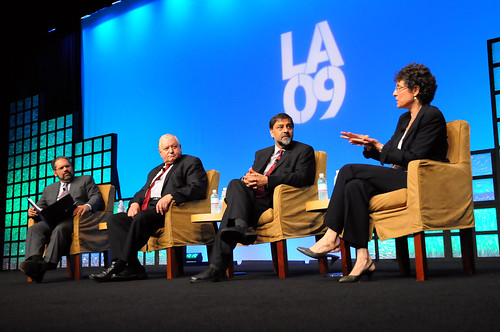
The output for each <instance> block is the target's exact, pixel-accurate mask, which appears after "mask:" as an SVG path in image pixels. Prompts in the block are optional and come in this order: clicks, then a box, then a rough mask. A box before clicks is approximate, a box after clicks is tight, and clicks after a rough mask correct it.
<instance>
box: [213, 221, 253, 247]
mask: <svg viewBox="0 0 500 332" xmlns="http://www.w3.org/2000/svg"><path fill="white" fill-rule="evenodd" d="M220 238H221V239H222V241H224V242H228V243H241V244H243V245H249V244H252V243H254V242H255V240H256V239H257V234H256V233H254V232H252V231H249V230H248V228H247V227H238V226H236V227H228V228H224V229H223V230H221V231H220Z"/></svg>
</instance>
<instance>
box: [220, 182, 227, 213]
mask: <svg viewBox="0 0 500 332" xmlns="http://www.w3.org/2000/svg"><path fill="white" fill-rule="evenodd" d="M226 191H227V188H222V194H220V199H219V213H222V212H223V211H222V210H223V208H224V199H225V198H226Z"/></svg>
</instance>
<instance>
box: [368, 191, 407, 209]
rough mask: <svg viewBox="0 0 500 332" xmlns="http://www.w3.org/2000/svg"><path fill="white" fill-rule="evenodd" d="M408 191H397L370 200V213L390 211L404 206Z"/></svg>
mask: <svg viewBox="0 0 500 332" xmlns="http://www.w3.org/2000/svg"><path fill="white" fill-rule="evenodd" d="M407 196H408V189H406V188H403V189H398V190H394V191H390V192H388V193H385V194H380V195H375V196H373V197H372V198H371V199H370V212H375V211H384V210H391V209H396V208H401V207H405V206H406V200H407Z"/></svg>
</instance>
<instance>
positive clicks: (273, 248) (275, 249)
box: [269, 242, 279, 274]
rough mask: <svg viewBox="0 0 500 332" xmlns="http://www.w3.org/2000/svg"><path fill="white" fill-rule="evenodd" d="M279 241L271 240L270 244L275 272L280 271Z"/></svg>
mask: <svg viewBox="0 0 500 332" xmlns="http://www.w3.org/2000/svg"><path fill="white" fill-rule="evenodd" d="M276 243H277V242H270V243H269V244H270V245H271V259H272V261H273V270H274V274H278V273H279V266H278V246H277V245H276Z"/></svg>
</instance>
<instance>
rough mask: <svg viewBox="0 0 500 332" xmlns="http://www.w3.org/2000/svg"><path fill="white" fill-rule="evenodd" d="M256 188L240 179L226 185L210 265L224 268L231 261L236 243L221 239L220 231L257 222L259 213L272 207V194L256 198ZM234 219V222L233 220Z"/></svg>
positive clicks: (252, 224)
mask: <svg viewBox="0 0 500 332" xmlns="http://www.w3.org/2000/svg"><path fill="white" fill-rule="evenodd" d="M255 195H256V190H254V189H252V188H249V187H247V186H246V184H245V183H244V182H243V181H241V180H237V179H235V180H232V181H231V182H230V183H229V185H228V186H227V194H226V210H225V211H224V215H223V216H222V221H221V225H220V228H219V231H218V232H217V235H216V237H215V241H214V244H213V248H212V254H211V257H210V265H211V266H212V267H214V268H217V269H220V270H225V269H227V268H228V266H229V264H230V263H231V257H232V252H233V250H234V248H235V247H236V244H237V243H234V242H226V241H223V240H222V239H221V237H220V234H221V231H222V230H223V229H226V228H228V227H234V226H240V227H248V226H254V225H256V224H257V221H258V220H259V217H260V215H261V214H262V213H263V212H264V211H266V210H267V209H269V208H270V207H272V204H273V203H272V194H271V195H268V194H267V195H265V196H264V197H259V198H257V197H256V196H255ZM235 221H236V222H235Z"/></svg>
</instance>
